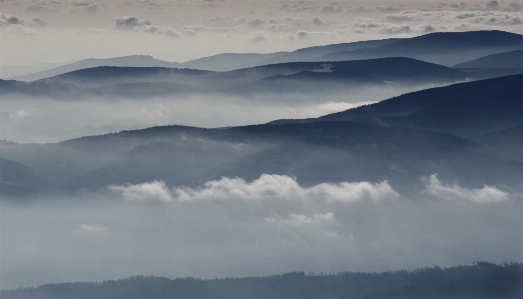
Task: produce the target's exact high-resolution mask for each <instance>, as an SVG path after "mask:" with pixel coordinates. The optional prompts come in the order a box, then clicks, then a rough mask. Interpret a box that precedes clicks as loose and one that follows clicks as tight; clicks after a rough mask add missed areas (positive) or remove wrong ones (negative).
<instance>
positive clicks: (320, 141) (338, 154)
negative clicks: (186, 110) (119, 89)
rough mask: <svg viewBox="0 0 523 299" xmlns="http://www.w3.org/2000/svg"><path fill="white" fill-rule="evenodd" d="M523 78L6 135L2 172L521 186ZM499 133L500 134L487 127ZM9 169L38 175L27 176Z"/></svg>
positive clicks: (59, 183)
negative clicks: (211, 118)
mask: <svg viewBox="0 0 523 299" xmlns="http://www.w3.org/2000/svg"><path fill="white" fill-rule="evenodd" d="M522 80H523V77H522V76H511V77H504V78H497V79H490V80H484V81H476V82H467V83H461V84H455V85H452V86H448V87H441V88H433V89H428V90H423V91H419V92H414V93H410V94H406V95H403V96H400V97H396V98H392V99H389V100H385V101H382V102H380V103H377V104H373V105H368V106H363V107H360V108H356V109H351V110H347V111H345V112H342V113H337V114H331V115H327V116H324V117H321V118H318V119H308V120H298V121H280V122H274V123H271V124H265V125H252V126H244V127H231V128H220V129H203V128H194V127H184V126H166V127H154V128H149V129H145V130H135V131H123V132H121V133H118V134H108V135H101V136H93V137H83V138H80V139H73V140H69V141H65V142H61V143H57V144H12V143H4V144H1V151H0V158H1V159H4V160H3V161H4V162H3V163H7V164H6V165H11V166H10V167H9V168H6V169H2V173H1V174H0V175H1V177H2V180H1V181H2V184H4V185H3V186H2V190H3V191H4V193H6V194H9V193H12V194H15V193H16V194H18V193H21V192H22V191H23V190H21V187H20V186H25V189H24V190H25V191H26V193H27V194H30V193H31V192H32V191H31V190H41V191H39V192H43V191H45V192H63V191H67V190H68V191H69V192H75V190H82V189H88V190H98V189H100V188H101V189H104V188H106V186H108V185H112V184H117V185H118V184H137V183H141V182H147V181H153V180H163V181H165V182H166V183H167V184H169V185H172V186H180V185H190V186H198V185H199V184H201V183H203V182H205V181H207V180H209V179H214V178H220V177H221V176H228V177H241V178H244V179H246V180H253V179H256V178H258V177H259V176H260V175H261V174H264V173H270V174H282V175H289V176H293V177H296V178H297V179H298V181H299V182H300V183H301V184H304V185H314V184H318V183H322V182H341V181H383V180H389V181H390V182H391V184H392V185H393V186H394V188H395V189H397V190H401V191H402V192H406V193H408V192H414V193H415V192H419V190H420V188H422V187H423V184H422V182H421V181H420V177H422V176H425V177H428V176H430V175H431V174H433V173H438V174H440V176H441V178H442V179H443V180H446V181H455V180H457V181H459V182H460V183H461V184H464V185H467V186H475V187H477V188H479V187H481V186H483V185H484V184H488V185H497V184H503V185H504V186H512V187H513V188H519V187H520V183H521V182H520V179H519V178H521V176H523V156H522V155H521V152H519V153H518V152H517V151H515V150H514V148H515V147H514V145H513V142H514V141H513V139H514V138H515V137H517V136H519V135H517V134H520V132H519V131H520V130H519V129H520V127H518V126H521V125H523V102H522V100H521V99H523V94H522V91H521V89H520V88H518V86H520V84H521V82H522ZM510 128H514V129H510ZM500 130H507V131H500ZM495 131H499V132H503V134H494V135H488V133H493V132H495ZM496 138H497V139H496ZM500 139H501V140H500ZM517 146H518V145H516V148H517ZM12 173H26V174H30V175H31V176H34V177H35V178H39V179H38V180H36V179H35V182H36V181H39V182H41V183H39V184H38V186H36V185H35V186H31V185H29V186H28V185H27V182H26V181H25V180H21V176H20V175H12ZM5 178H9V179H5ZM17 178H18V179H17ZM5 182H9V183H8V184H7V183H5ZM42 182H44V183H42ZM13 186H15V187H16V188H15V187H13ZM11 187H12V189H10V188H11ZM22 189H23V188H22Z"/></svg>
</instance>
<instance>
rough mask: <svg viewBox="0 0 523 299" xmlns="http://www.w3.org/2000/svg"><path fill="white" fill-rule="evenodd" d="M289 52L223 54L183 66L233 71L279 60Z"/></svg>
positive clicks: (186, 63) (192, 61)
mask: <svg viewBox="0 0 523 299" xmlns="http://www.w3.org/2000/svg"><path fill="white" fill-rule="evenodd" d="M286 53H288V52H276V53H269V54H258V53H223V54H217V55H213V56H209V57H203V58H199V59H194V60H190V61H187V62H184V63H182V64H181V66H183V67H186V68H192V69H200V70H212V71H218V72H223V71H231V70H236V69H242V68H247V67H253V66H259V65H263V64H266V62H265V61H267V60H271V59H277V58H279V57H282V56H284V55H285V54H286Z"/></svg>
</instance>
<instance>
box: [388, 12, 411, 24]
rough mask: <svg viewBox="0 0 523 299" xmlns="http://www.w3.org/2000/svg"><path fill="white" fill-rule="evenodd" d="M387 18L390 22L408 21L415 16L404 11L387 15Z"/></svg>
mask: <svg viewBox="0 0 523 299" xmlns="http://www.w3.org/2000/svg"><path fill="white" fill-rule="evenodd" d="M385 20H387V21H388V22H408V21H412V20H413V17H412V16H410V15H407V14H405V13H403V14H399V15H398V14H397V15H386V16H385Z"/></svg>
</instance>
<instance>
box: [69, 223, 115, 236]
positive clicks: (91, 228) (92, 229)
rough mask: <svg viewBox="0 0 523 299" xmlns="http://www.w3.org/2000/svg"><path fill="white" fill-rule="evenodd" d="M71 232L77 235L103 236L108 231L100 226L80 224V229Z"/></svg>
mask: <svg viewBox="0 0 523 299" xmlns="http://www.w3.org/2000/svg"><path fill="white" fill-rule="evenodd" d="M73 232H74V233H77V234H105V233H108V232H109V229H108V228H107V227H105V226H101V225H89V224H82V225H80V228H78V229H76V230H74V231H73Z"/></svg>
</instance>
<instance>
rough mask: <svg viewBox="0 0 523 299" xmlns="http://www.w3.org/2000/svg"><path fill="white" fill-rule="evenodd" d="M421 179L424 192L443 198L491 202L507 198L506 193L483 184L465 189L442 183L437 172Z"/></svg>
mask: <svg viewBox="0 0 523 299" xmlns="http://www.w3.org/2000/svg"><path fill="white" fill-rule="evenodd" d="M422 180H423V181H424V182H425V184H426V189H425V192H426V193H428V194H431V195H434V196H437V197H441V198H445V199H450V200H467V201H471V202H475V203H493V202H501V201H505V200H507V199H508V198H509V194H508V193H506V192H503V191H501V190H499V189H497V188H495V187H491V186H484V187H483V188H481V189H467V188H462V187H460V186H459V185H457V184H455V185H454V186H449V185H443V184H442V183H441V182H440V181H439V179H438V175H437V174H433V175H431V176H430V177H429V178H422Z"/></svg>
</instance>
